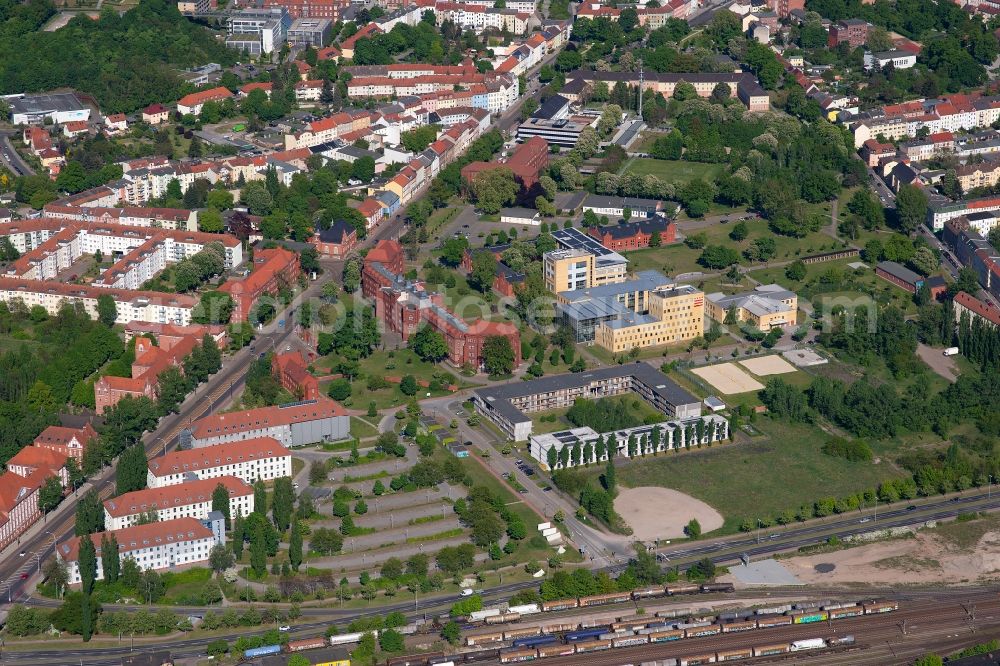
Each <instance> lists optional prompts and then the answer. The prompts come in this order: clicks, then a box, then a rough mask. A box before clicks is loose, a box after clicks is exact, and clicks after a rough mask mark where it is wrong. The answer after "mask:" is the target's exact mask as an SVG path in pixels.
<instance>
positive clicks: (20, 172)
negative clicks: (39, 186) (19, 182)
mask: <svg viewBox="0 0 1000 666" xmlns="http://www.w3.org/2000/svg"><path fill="white" fill-rule="evenodd" d="M14 133H15V132H14V130H0V163H2V164H3V166H5V167H7V169H9V170H10V172H11V173H13V174H14V175H15V176H33V175H35V172H34V170H33V169H32V168H31V167H30V166H28V163H27V162H25V161H24V160H22V159H21V156H20V155H18V154H17V151H16V150H14V145H13V144H12V143H11V142H10V137H11V136H12V135H13V134H14Z"/></svg>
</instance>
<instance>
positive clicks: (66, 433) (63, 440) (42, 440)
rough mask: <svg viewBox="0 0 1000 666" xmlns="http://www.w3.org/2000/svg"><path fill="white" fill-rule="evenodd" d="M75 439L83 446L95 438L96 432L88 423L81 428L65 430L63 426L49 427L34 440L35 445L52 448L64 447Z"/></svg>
mask: <svg viewBox="0 0 1000 666" xmlns="http://www.w3.org/2000/svg"><path fill="white" fill-rule="evenodd" d="M74 437H76V438H77V439H78V440H79V441H80V443H81V444H82V445H84V446H86V445H87V442H89V441H90V440H92V439H94V438H95V437H97V431H96V430H94V427H93V426H92V425H90V424H89V423H88V424H87V425H85V426H83V427H82V428H65V427H63V426H49V427H48V428H46V429H45V430H43V431H42V433H41V434H40V435H38V437H36V438H35V444H42V445H44V444H51V445H54V446H66V445H68V444H69V442H70V440H71V439H73V438H74Z"/></svg>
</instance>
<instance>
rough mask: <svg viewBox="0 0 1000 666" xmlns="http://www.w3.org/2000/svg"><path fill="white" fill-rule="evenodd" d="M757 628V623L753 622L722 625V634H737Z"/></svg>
mask: <svg viewBox="0 0 1000 666" xmlns="http://www.w3.org/2000/svg"><path fill="white" fill-rule="evenodd" d="M756 628H757V623H756V622H754V621H752V620H751V621H750V622H730V623H729V624H724V625H722V633H724V634H735V633H737V632H740V631H752V630H754V629H756Z"/></svg>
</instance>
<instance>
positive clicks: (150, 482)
mask: <svg viewBox="0 0 1000 666" xmlns="http://www.w3.org/2000/svg"><path fill="white" fill-rule="evenodd" d="M291 475H292V454H291V453H289V451H288V449H286V448H285V447H284V446H282V445H281V444H280V443H279V442H278V440H276V439H273V438H271V437H259V438H257V439H247V440H243V441H239V442H229V443H227V444H218V445H216V446H212V447H208V448H203V449H188V450H181V451H171V452H170V453H168V454H166V455H163V456H160V457H159V458H155V459H153V460H150V461H149V471H148V473H147V475H146V485H147V486H149V487H150V488H162V487H163V486H173V485H176V484H179V483H184V482H185V481H191V480H193V479H217V478H219V477H220V476H235V477H237V478H240V479H242V480H243V481H246V482H247V483H253V482H254V481H256V480H257V479H262V480H264V481H272V480H274V479H280V478H281V477H283V476H291Z"/></svg>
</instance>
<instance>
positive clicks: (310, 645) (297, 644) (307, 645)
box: [285, 636, 329, 652]
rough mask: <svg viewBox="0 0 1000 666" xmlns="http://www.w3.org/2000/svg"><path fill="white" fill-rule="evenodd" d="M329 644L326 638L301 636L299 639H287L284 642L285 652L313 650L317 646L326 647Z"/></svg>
mask: <svg viewBox="0 0 1000 666" xmlns="http://www.w3.org/2000/svg"><path fill="white" fill-rule="evenodd" d="M327 645H329V643H328V642H327V640H326V639H325V638H322V637H318V636H317V637H316V638H303V639H302V640H300V641H288V643H287V644H285V652H302V651H303V650H315V649H317V648H321V647H326V646H327Z"/></svg>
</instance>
